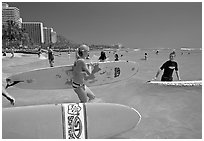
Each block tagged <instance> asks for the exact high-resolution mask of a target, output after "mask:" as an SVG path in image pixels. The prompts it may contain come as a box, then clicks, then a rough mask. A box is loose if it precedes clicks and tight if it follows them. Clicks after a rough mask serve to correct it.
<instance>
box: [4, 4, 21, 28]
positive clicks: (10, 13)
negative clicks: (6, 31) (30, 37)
mask: <svg viewBox="0 0 204 141" xmlns="http://www.w3.org/2000/svg"><path fill="white" fill-rule="evenodd" d="M8 20H10V21H14V22H15V23H17V24H18V26H19V27H21V21H22V19H21V18H20V11H19V9H18V8H17V7H9V5H8V4H6V3H2V25H5V26H7V21H8Z"/></svg>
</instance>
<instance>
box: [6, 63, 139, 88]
mask: <svg viewBox="0 0 204 141" xmlns="http://www.w3.org/2000/svg"><path fill="white" fill-rule="evenodd" d="M87 65H88V67H89V69H90V70H93V66H92V65H90V64H87ZM98 65H99V71H98V72H97V73H95V74H94V76H93V77H92V78H89V79H87V80H86V81H85V84H86V85H87V86H98V85H103V84H109V83H113V82H117V81H121V80H124V79H127V78H130V77H131V76H133V75H135V74H136V73H137V72H138V68H139V66H138V64H137V63H136V62H132V61H107V62H98ZM72 67H73V65H70V66H58V67H51V68H50V67H49V68H42V69H36V70H32V71H28V72H23V73H19V74H15V75H12V76H10V77H8V78H7V79H6V81H7V87H9V86H16V87H19V88H23V89H45V90H46V89H49V90H50V89H71V88H72V72H73V69H72Z"/></svg>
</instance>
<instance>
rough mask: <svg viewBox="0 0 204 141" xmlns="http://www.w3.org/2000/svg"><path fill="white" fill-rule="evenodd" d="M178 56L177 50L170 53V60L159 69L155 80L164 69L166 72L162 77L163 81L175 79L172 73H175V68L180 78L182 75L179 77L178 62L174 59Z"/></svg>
mask: <svg viewBox="0 0 204 141" xmlns="http://www.w3.org/2000/svg"><path fill="white" fill-rule="evenodd" d="M175 56H176V54H175V52H171V53H170V54H169V60H168V61H166V62H165V63H164V64H163V65H162V66H161V67H160V69H159V70H158V72H157V74H156V76H155V78H154V79H153V80H156V79H157V77H158V76H159V74H160V72H161V71H162V70H164V73H163V75H162V78H161V81H173V77H172V74H173V71H174V70H175V72H176V76H177V79H178V80H180V77H179V72H178V64H177V62H176V61H174V57H175Z"/></svg>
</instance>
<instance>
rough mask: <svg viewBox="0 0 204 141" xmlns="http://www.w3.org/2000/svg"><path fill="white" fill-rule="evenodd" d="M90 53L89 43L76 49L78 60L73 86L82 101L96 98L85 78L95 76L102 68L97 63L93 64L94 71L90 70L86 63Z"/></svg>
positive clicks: (74, 71) (74, 69)
mask: <svg viewBox="0 0 204 141" xmlns="http://www.w3.org/2000/svg"><path fill="white" fill-rule="evenodd" d="M88 53H89V47H88V46H87V45H81V46H80V47H79V48H78V50H77V51H76V61H75V62H74V65H73V78H72V87H73V88H74V91H75V92H76V94H77V95H78V97H79V99H80V102H82V103H85V102H87V101H91V100H93V99H95V95H94V93H93V92H92V91H91V90H90V89H89V88H88V87H87V86H86V85H85V84H84V80H85V79H91V78H93V77H94V74H95V73H96V72H98V71H99V70H100V68H99V67H98V65H99V64H95V65H93V70H92V72H90V71H89V69H88V67H87V65H86V63H85V59H86V57H87V56H88ZM86 75H88V77H87V76H86ZM88 98H89V100H88Z"/></svg>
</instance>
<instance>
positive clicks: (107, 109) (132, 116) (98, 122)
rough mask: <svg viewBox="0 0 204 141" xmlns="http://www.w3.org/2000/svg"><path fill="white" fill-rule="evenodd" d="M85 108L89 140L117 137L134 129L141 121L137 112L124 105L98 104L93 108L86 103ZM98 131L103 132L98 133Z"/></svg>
mask: <svg viewBox="0 0 204 141" xmlns="http://www.w3.org/2000/svg"><path fill="white" fill-rule="evenodd" d="M86 107H87V129H88V135H89V136H88V138H89V139H97V138H107V137H111V136H115V135H118V134H120V133H123V132H125V131H127V130H130V129H132V128H134V127H135V126H136V125H138V124H139V122H140V120H141V115H140V114H139V112H137V111H136V110H135V109H133V108H131V107H128V106H125V105H120V104H109V103H98V104H95V105H94V107H95V108H94V107H91V106H90V104H88V103H87V104H86ZM96 107H100V108H96ZM95 109H97V111H96V110H95ZM93 111H94V112H93ZM92 113H94V115H93V114H92ZM96 115H97V116H96ZM96 117H97V118H96ZM98 131H103V132H100V133H98Z"/></svg>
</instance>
